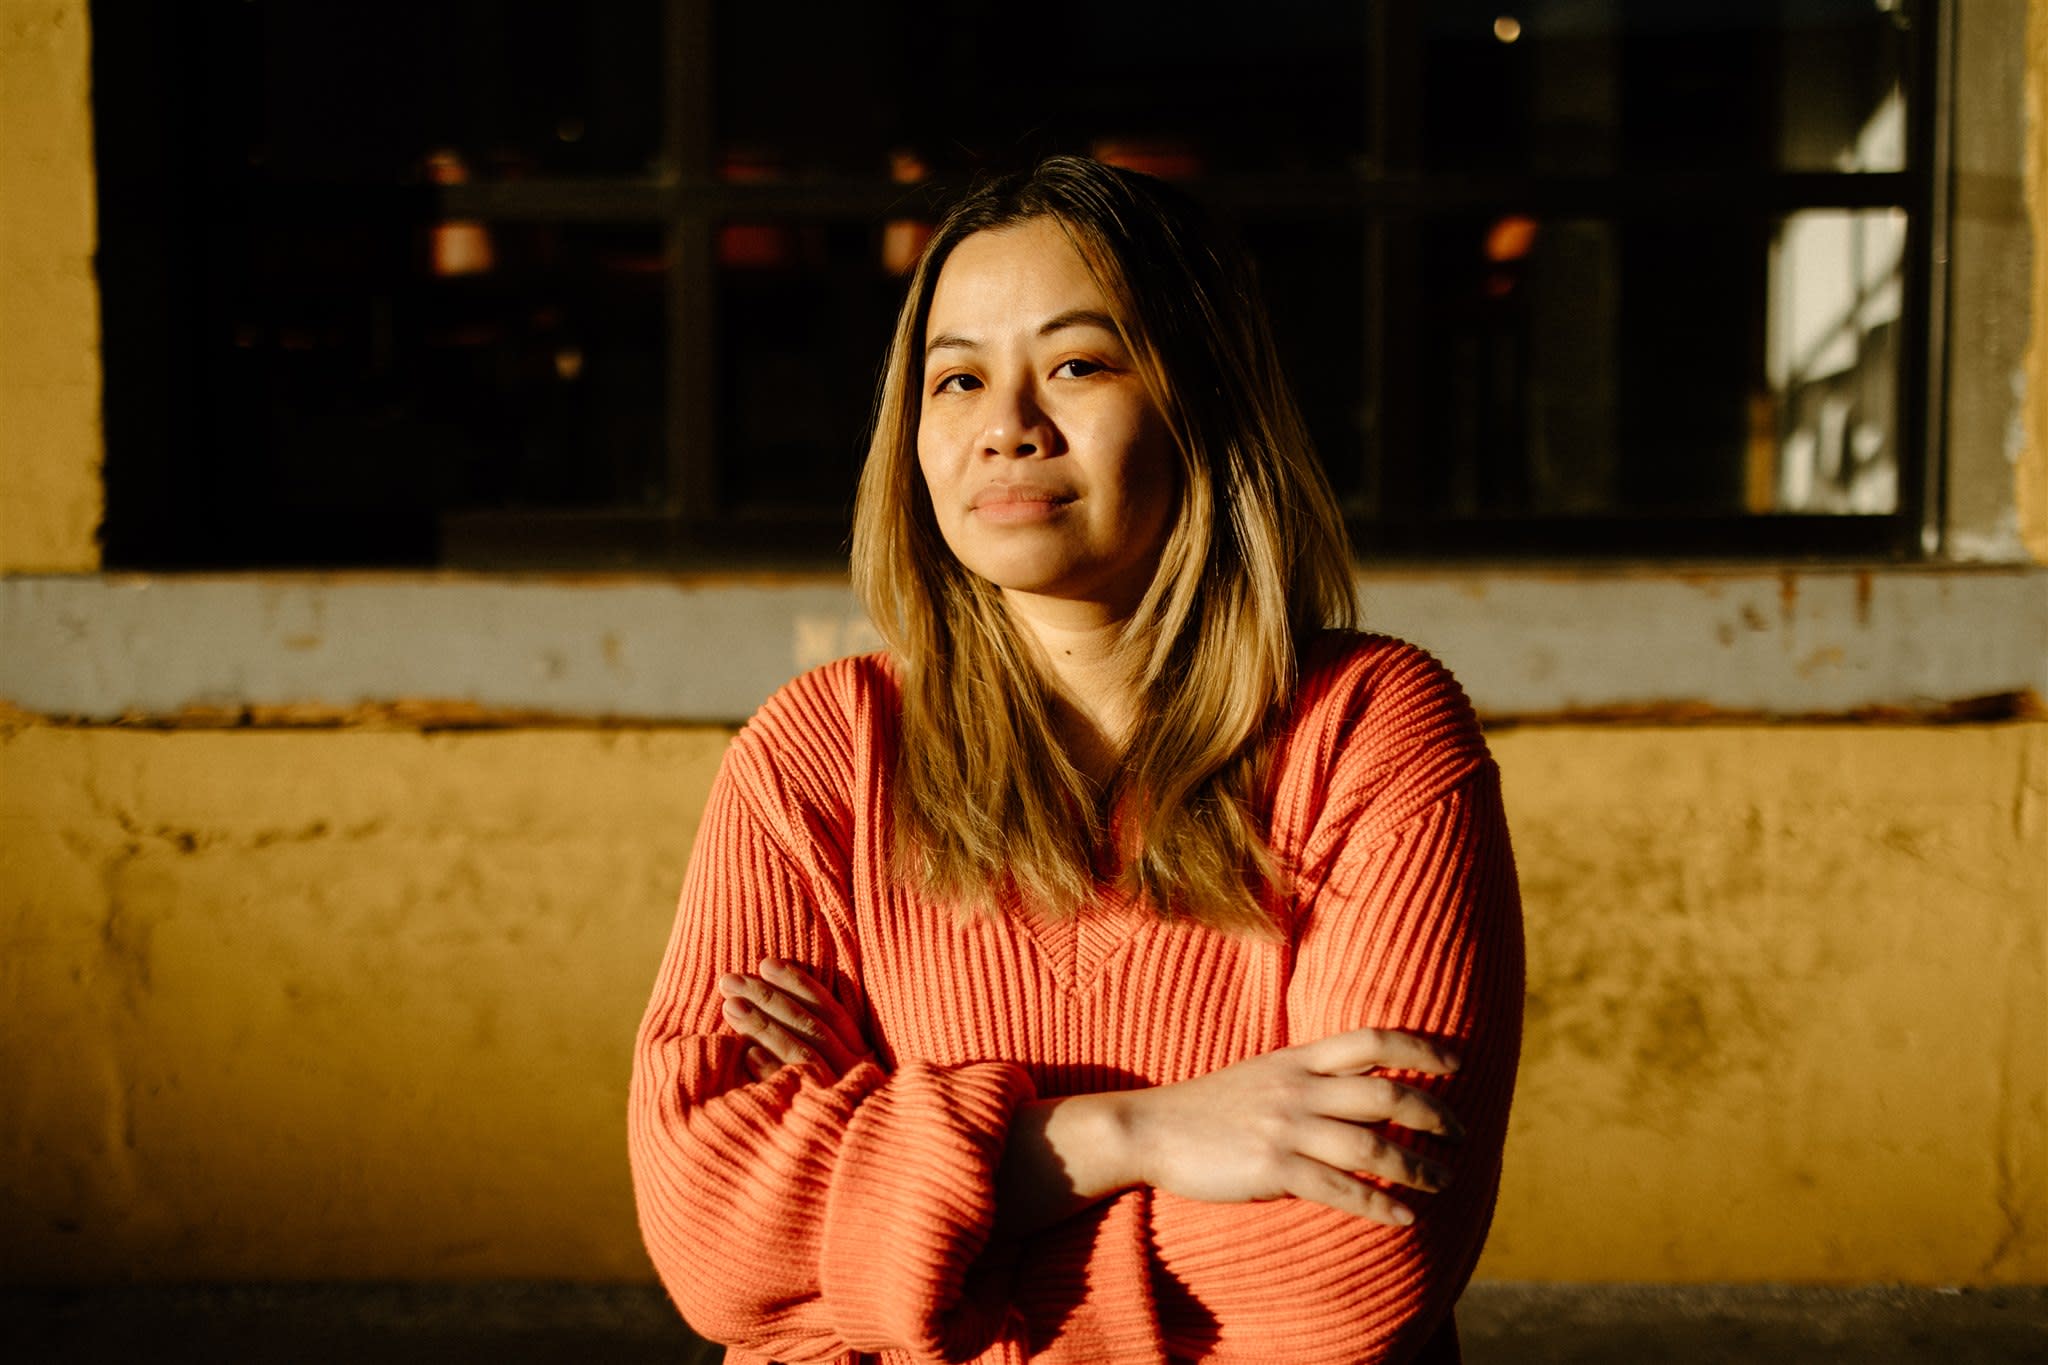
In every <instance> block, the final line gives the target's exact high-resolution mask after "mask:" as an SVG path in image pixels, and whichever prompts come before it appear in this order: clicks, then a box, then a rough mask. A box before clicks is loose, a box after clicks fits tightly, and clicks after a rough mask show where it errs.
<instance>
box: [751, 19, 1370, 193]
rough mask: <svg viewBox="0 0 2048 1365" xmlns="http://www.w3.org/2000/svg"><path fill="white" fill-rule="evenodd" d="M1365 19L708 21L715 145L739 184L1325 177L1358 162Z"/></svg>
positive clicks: (1363, 122) (1363, 131)
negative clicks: (1129, 169) (1106, 162)
mask: <svg viewBox="0 0 2048 1365" xmlns="http://www.w3.org/2000/svg"><path fill="white" fill-rule="evenodd" d="M1371 8H1372V7H1371V6H1368V5H1363V4H1356V5H1348V4H1347V5H1337V4H1329V3H1323V2H1321V0H1271V2H1270V3H1267V4H1264V5H1262V6H1261V7H1260V9H1259V12H1258V18H1257V22H1256V23H1246V22H1242V21H1241V20H1239V19H1233V20H1231V21H1230V22H1217V21H1215V20H1213V19H1211V18H1209V17H1208V16H1207V15H1206V14H1205V12H1204V11H1202V10H1200V9H1194V10H1191V9H1189V8H1188V7H1187V6H1186V5H1184V4H1159V3H1151V4H1147V3H1136V4H1118V5H1097V6H1092V7H1089V8H1086V9H1082V10H1052V11H1046V12H1045V13H1043V14H1038V15H1028V14H1026V13H1024V12H1021V11H1019V10H1018V9H1017V7H1016V6H1015V5H1012V4H1002V3H991V2H990V0H980V2H979V3H963V4H956V5H949V6H946V7H945V8H943V9H932V8H930V7H928V6H923V5H913V4H906V3H901V0H891V2H890V3H876V4H861V5H831V6H818V7H816V8H815V9H812V10H807V11H806V12H805V15H804V19H803V22H801V23H792V22H791V21H790V17H789V15H788V13H787V12H786V11H783V10H780V9H778V8H776V7H774V6H770V5H755V4H748V3H741V2H740V0H726V2H725V3H721V4H719V5H718V7H717V11H716V17H717V29H716V37H715V44H716V50H717V51H718V53H719V57H720V59H719V64H718V87H717V109H718V130H717V131H718V143H719V147H720V149H721V157H722V160H723V164H725V165H726V167H727V168H728V172H729V173H731V172H732V171H733V170H734V169H735V168H738V172H739V173H741V174H746V175H760V174H773V175H779V176H790V177H802V176H808V175H816V174H821V173H826V174H840V175H861V176H874V175H880V174H886V173H887V172H888V171H889V170H890V161H889V154H890V152H891V151H892V150H895V151H899V152H903V153H907V154H909V155H910V156H911V157H913V158H914V160H915V162H916V163H917V164H918V165H921V166H922V167H924V168H926V169H927V170H928V171H929V172H930V173H932V174H946V173H950V172H953V171H957V170H959V169H961V168H963V167H969V166H976V165H981V164H986V163H988V162H991V161H995V162H1011V161H1016V160H1019V159H1025V158H1028V157H1030V156H1033V155H1037V154H1041V153H1046V152H1052V151H1088V150H1094V151H1096V152H1098V153H1101V152H1121V153H1122V154H1123V159H1126V160H1133V161H1138V160H1149V161H1150V162H1151V164H1152V165H1153V166H1154V167H1156V168H1157V169H1160V170H1162V171H1164V172H1168V173H1172V172H1180V173H1187V172H1190V171H1195V170H1201V171H1208V172H1231V171H1273V170H1318V171H1330V170H1342V169H1345V168H1347V167H1350V166H1352V165H1354V164H1355V163H1356V162H1357V160H1358V158H1359V157H1361V156H1362V155H1363V154H1364V153H1365V151H1366V149H1367V132H1368V129H1367V124H1368V117H1367V109H1368V103H1367V93H1368V92H1367V89H1366V86H1365V83H1364V81H1363V80H1362V77H1363V74H1364V72H1365V69H1366V45H1367V37H1368V29H1369V27H1370V24H1371V20H1370V11H1371Z"/></svg>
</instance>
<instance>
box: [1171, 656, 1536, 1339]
mask: <svg viewBox="0 0 2048 1365" xmlns="http://www.w3.org/2000/svg"><path fill="white" fill-rule="evenodd" d="M1426 664H1427V667H1426V668H1425V669H1423V670H1421V671H1422V673H1423V677H1422V678H1421V679H1420V681H1421V682H1422V683H1423V684H1425V685H1424V686H1423V688H1422V691H1421V695H1419V696H1417V697H1415V700H1416V701H1417V702H1418V703H1419V704H1418V705H1416V706H1414V707H1412V708H1409V709H1407V710H1406V711H1405V712H1404V713H1403V714H1400V715H1397V716H1393V717H1391V718H1389V717H1388V716H1386V715H1384V714H1382V712H1384V710H1385V709H1386V708H1385V707H1384V705H1381V706H1377V707H1375V708H1374V709H1373V710H1372V711H1368V712H1367V714H1365V715H1363V716H1356V715H1354V716H1352V717H1351V718H1350V721H1351V724H1350V726H1349V727H1348V728H1351V729H1352V730H1354V731H1355V733H1352V734H1350V735H1348V736H1345V737H1343V738H1342V739H1341V740H1340V742H1339V748H1340V752H1339V753H1338V755H1337V758H1336V762H1335V764H1334V766H1333V768H1332V770H1331V772H1330V774H1329V779H1330V780H1329V784H1328V785H1327V787H1324V788H1323V789H1322V790H1321V791H1319V792H1317V793H1316V797H1317V799H1318V804H1319V806H1320V810H1319V813H1318V816H1317V819H1316V825H1317V828H1316V830H1315V832H1314V835H1313V836H1312V837H1311V840H1310V843H1309V848H1308V854H1309V856H1308V858H1307V860H1306V865H1305V866H1304V868H1303V874H1304V876H1303V881H1302V885H1301V887H1300V892H1301V899H1300V900H1299V901H1298V904H1297V920H1296V926H1295V934H1294V938H1295V945H1296V948H1295V959H1294V963H1293V968H1292V971H1291V973H1290V976H1289V981H1288V986H1287V992H1286V997H1285V1015H1286V1026H1287V1030H1288V1040H1289V1041H1290V1042H1296V1043H1299V1042H1308V1041H1311V1040H1313V1039H1316V1038H1321V1037H1326V1036H1328V1035H1330V1034H1333V1033H1338V1032H1342V1031H1344V1030H1347V1029H1353V1028H1360V1027H1374V1028H1384V1029H1397V1030H1401V1031H1404V1032H1410V1033H1416V1034H1421V1035H1423V1036H1426V1037H1431V1038H1435V1039H1439V1040H1442V1041H1445V1042H1447V1043H1449V1044H1450V1045H1451V1046H1452V1048H1453V1050H1454V1051H1456V1052H1457V1053H1458V1054H1459V1056H1460V1058H1461V1061H1462V1066H1461V1068H1460V1070H1459V1071H1458V1072H1457V1074H1456V1075H1455V1076H1451V1077H1446V1078H1437V1077H1421V1076H1417V1075H1413V1074H1407V1075H1398V1076H1397V1079H1401V1080H1403V1081H1404V1082H1405V1083H1408V1084H1412V1085H1415V1086H1417V1087H1418V1088H1423V1089H1427V1090H1430V1091H1433V1092H1435V1093H1438V1094H1440V1095H1441V1096H1443V1098H1444V1099H1445V1100H1446V1101H1447V1103H1448V1104H1449V1105H1450V1107H1451V1109H1452V1110H1453V1112H1455V1113H1456V1114H1457V1115H1458V1116H1459V1118H1460V1120H1461V1121H1462V1122H1463V1123H1464V1125H1465V1128H1466V1133H1467V1136H1466V1139H1465V1141H1464V1142H1463V1143H1461V1144H1458V1145H1456V1146H1452V1145H1448V1144H1444V1143H1442V1142H1440V1141H1439V1140H1437V1139H1434V1138H1432V1137H1429V1136H1427V1135H1420V1134H1410V1133H1406V1132H1404V1131H1402V1130H1391V1131H1392V1135H1393V1136H1394V1137H1395V1140H1397V1141H1402V1142H1405V1143H1408V1144H1409V1145H1412V1146H1415V1147H1417V1148H1418V1149H1420V1150H1423V1151H1426V1152H1427V1153H1429V1154H1430V1155H1432V1156H1435V1157H1438V1158H1440V1159H1442V1160H1444V1161H1446V1162H1447V1163H1448V1164H1449V1165H1450V1166H1451V1168H1452V1171H1453V1181H1452V1184H1451V1187H1450V1188H1449V1189H1447V1190H1445V1191H1444V1192H1442V1193H1440V1194H1435V1195H1430V1194H1424V1193H1421V1192H1418V1191H1414V1190H1407V1189H1403V1190H1402V1191H1400V1197H1401V1199H1402V1200H1403V1201H1404V1202H1406V1203H1408V1204H1409V1205H1410V1207H1412V1208H1414V1209H1415V1210H1416V1222H1415V1224H1414V1225H1413V1226H1411V1227H1408V1228H1391V1227H1386V1226H1383V1225H1380V1224H1377V1223H1371V1222H1367V1221H1364V1220H1362V1219H1358V1218H1356V1217H1353V1216H1351V1215H1348V1214H1344V1213H1340V1212H1338V1211H1336V1210H1334V1209H1330V1208H1327V1207H1325V1206H1323V1205H1320V1204H1315V1203H1310V1202H1307V1201H1302V1200H1280V1201H1275V1202H1273V1203H1270V1204H1260V1205H1243V1206H1214V1205H1197V1204H1193V1203H1191V1202H1189V1201H1184V1200H1176V1199H1172V1198H1170V1197H1168V1196H1164V1195H1162V1196H1160V1197H1159V1199H1158V1200H1157V1207H1156V1208H1155V1210H1154V1223H1155V1231H1156V1235H1157V1236H1158V1238H1159V1246H1160V1255H1161V1260H1162V1265H1163V1268H1164V1269H1165V1271H1166V1273H1167V1280H1168V1283H1169V1284H1172V1283H1175V1282H1186V1283H1188V1284H1190V1285H1198V1286H1199V1287H1200V1293H1201V1297H1202V1299H1203V1301H1204V1302H1203V1304H1202V1308H1203V1310H1204V1316H1206V1317H1208V1318H1209V1319H1210V1320H1211V1321H1213V1323H1214V1324H1215V1332H1216V1334H1217V1340H1216V1358H1218V1359H1231V1360H1236V1359H1240V1358H1242V1359H1246V1360H1249V1359H1254V1358H1257V1357H1259V1356H1260V1355H1265V1356H1266V1357H1268V1358H1275V1359H1278V1358H1285V1359H1288V1360H1298V1361H1304V1362H1306V1361H1339V1360H1342V1361H1412V1360H1415V1359H1417V1358H1418V1352H1422V1351H1423V1350H1424V1349H1425V1348H1426V1347H1431V1346H1435V1347H1442V1346H1445V1345H1448V1344H1449V1338H1448V1336H1443V1337H1439V1336H1438V1334H1439V1332H1440V1331H1441V1330H1442V1329H1444V1328H1445V1326H1446V1318H1447V1315H1448V1314H1449V1312H1450V1309H1451V1306H1452V1305H1453V1304H1454V1303H1455V1302H1456V1300H1457V1298H1458V1295H1459V1294H1460V1293H1461V1292H1462V1291H1463V1289H1464V1286H1465V1283H1466V1281H1467V1279H1468V1278H1469V1277H1470V1275H1471V1272H1472V1267H1473V1265H1474V1263H1475V1262H1476V1261H1477V1260H1478V1257H1479V1252H1480V1248H1481V1245H1482V1244H1483V1243H1484V1241H1485V1237H1486V1231H1487V1227H1488V1225H1489V1223H1490V1221H1491V1218H1492V1213H1493V1205H1494V1198H1495V1194H1496V1191H1497V1189H1498V1186H1499V1180H1500V1156H1501V1146H1502V1142H1503V1139H1504V1138H1505V1136H1506V1130H1507V1115H1508V1101H1509V1097H1510V1093H1511V1091H1512V1089H1513V1084H1514V1074H1515V1067H1516V1061H1517V1056H1518V1052H1519V1049H1520V1033H1521V1006H1522V989H1523V964H1522V934H1521V909H1520V897H1519V894H1518V891H1517V887H1516V880H1515V870H1514V861H1513V855H1512V852H1511V850H1510V847H1509V843H1508V835H1507V826H1506V821H1505V818H1504V815H1503V812H1502V807H1501V801H1500V784H1499V777H1498V772H1497V770H1496V769H1495V767H1494V765H1493V763H1492V761H1491V759H1489V758H1487V757H1486V754H1485V748H1484V744H1483V741H1481V740H1480V738H1479V732H1478V726H1477V723H1476V721H1473V720H1471V718H1470V713H1469V709H1468V708H1466V707H1465V705H1464V700H1463V697H1462V694H1458V693H1457V692H1456V690H1455V684H1453V683H1450V682H1449V677H1448V675H1447V674H1443V673H1441V670H1439V669H1436V667H1435V665H1434V662H1433V661H1426ZM1411 681H1412V680H1411ZM1446 689H1447V690H1446ZM1254 1249H1255V1250H1254ZM1283 1287H1284V1288H1283ZM1432 1358H1434V1357H1433V1355H1432ZM1452 1358H1455V1355H1453V1356H1452Z"/></svg>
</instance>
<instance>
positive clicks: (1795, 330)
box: [1751, 209, 1908, 513]
mask: <svg viewBox="0 0 2048 1365" xmlns="http://www.w3.org/2000/svg"><path fill="white" fill-rule="evenodd" d="M1907 240H1908V238H1907V234H1906V215H1905V214H1903V213H1901V212H1899V211H1897V210H1895V209H1881V210H1876V211H1872V212H1865V213H1848V212H1842V211H1837V210H1832V209H1826V210H1812V211H1809V212H1806V213H1797V214H1793V215H1792V216H1791V217H1790V218H1788V219H1786V220H1785V221H1784V222H1783V223H1782V224H1781V225H1780V226H1779V228H1778V231H1777V232H1776V234H1775V235H1774V236H1773V237H1772V239H1771V257H1770V322H1769V336H1770V343H1769V355H1768V359H1767V366H1768V370H1769V376H1770V389H1769V397H1770V408H1769V412H1768V416H1769V417H1771V418H1772V419H1773V421H1772V426H1771V428H1770V430H1771V431H1773V433H1774V434H1775V437H1776V441H1775V448H1774V451H1773V454H1774V458H1773V459H1772V460H1771V463H1770V466H1769V467H1768V468H1760V469H1759V470H1758V473H1757V485H1756V488H1755V489H1754V491H1753V493H1752V504H1753V505H1752V508H1751V510H1753V511H1781V512H1872V513H1884V512H1891V511H1895V510H1896V509H1897V507H1898V504H1899V453H1898V439H1897V436H1898V383H1899V376H1898V371H1899V350H1900V347H1899V322H1900V313H1901V310H1902V304H1903V300H1904V297H1905V260H1906V244H1907Z"/></svg>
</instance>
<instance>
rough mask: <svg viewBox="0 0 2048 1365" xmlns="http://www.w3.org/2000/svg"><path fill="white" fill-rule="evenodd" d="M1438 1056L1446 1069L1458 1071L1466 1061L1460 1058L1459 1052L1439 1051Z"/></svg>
mask: <svg viewBox="0 0 2048 1365" xmlns="http://www.w3.org/2000/svg"><path fill="white" fill-rule="evenodd" d="M1438 1056H1439V1057H1440V1058H1441V1059H1442V1061H1443V1064H1444V1070H1446V1071H1456V1070H1457V1069H1458V1068H1459V1067H1460V1066H1463V1065H1464V1063H1463V1062H1462V1061H1460V1060H1459V1059H1458V1054H1457V1053H1455V1052H1444V1053H1439V1054H1438Z"/></svg>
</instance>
